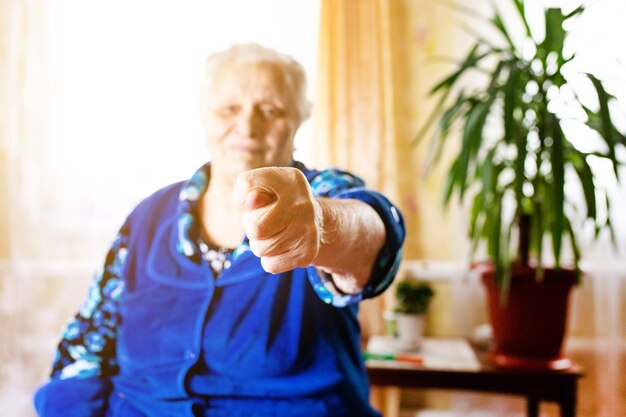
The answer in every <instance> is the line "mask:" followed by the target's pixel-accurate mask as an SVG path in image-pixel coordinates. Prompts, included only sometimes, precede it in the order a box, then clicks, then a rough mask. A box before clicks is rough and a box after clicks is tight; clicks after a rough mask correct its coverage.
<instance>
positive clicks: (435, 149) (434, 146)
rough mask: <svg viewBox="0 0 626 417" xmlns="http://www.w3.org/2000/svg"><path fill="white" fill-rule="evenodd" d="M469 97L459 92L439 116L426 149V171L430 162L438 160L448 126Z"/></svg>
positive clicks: (447, 133) (449, 126)
mask: <svg viewBox="0 0 626 417" xmlns="http://www.w3.org/2000/svg"><path fill="white" fill-rule="evenodd" d="M448 91H449V90H448ZM470 99H471V98H466V97H465V96H464V95H463V92H461V93H460V94H459V97H457V100H456V102H455V103H454V104H453V105H452V106H450V107H449V108H448V109H447V110H446V111H444V112H443V114H441V115H440V116H439V121H438V123H437V128H436V129H435V131H434V132H433V140H432V141H431V144H430V147H429V149H428V157H427V161H428V166H429V168H428V170H427V172H429V171H430V166H431V164H436V163H437V162H439V160H440V158H441V154H442V151H443V148H444V145H445V144H446V142H447V138H448V137H449V133H450V128H451V127H452V125H453V124H454V121H455V120H457V119H458V118H459V117H460V115H461V110H462V109H463V107H464V106H465V105H466V104H467V103H468V102H469V101H470Z"/></svg>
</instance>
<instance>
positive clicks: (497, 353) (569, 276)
mask: <svg viewBox="0 0 626 417" xmlns="http://www.w3.org/2000/svg"><path fill="white" fill-rule="evenodd" d="M493 275H494V271H493V269H487V270H486V271H483V272H482V280H483V283H484V284H485V286H486V288H487V297H488V303H489V305H488V307H489V318H490V320H491V324H492V327H493V337H494V342H495V346H494V351H493V352H492V359H493V361H494V362H495V363H496V364H497V365H499V366H504V367H519V368H544V369H554V370H556V369H567V368H569V367H570V366H571V361H570V360H569V359H568V358H567V357H565V356H564V355H563V353H562V347H563V341H564V338H565V331H566V328H567V327H566V326H567V313H568V304H569V294H570V292H571V289H572V287H573V286H574V284H575V283H576V275H575V273H574V271H572V270H552V269H546V270H545V273H544V278H543V280H542V281H537V280H536V279H535V270H534V269H532V268H525V267H519V266H517V267H514V270H513V277H512V280H511V285H510V289H509V293H508V298H507V300H506V302H505V303H501V302H500V290H499V288H498V287H497V286H496V284H495V281H494V278H493Z"/></svg>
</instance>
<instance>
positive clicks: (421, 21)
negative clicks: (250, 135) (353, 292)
mask: <svg viewBox="0 0 626 417" xmlns="http://www.w3.org/2000/svg"><path fill="white" fill-rule="evenodd" d="M438 3H440V2H437V1H433V0H430V1H429V0H322V1H321V13H320V25H321V28H320V44H319V70H318V89H317V98H316V103H315V106H314V118H315V127H316V129H317V130H316V132H315V141H316V146H315V150H316V155H315V162H316V163H317V164H318V165H319V166H328V165H331V166H339V167H342V168H345V169H348V170H350V171H352V172H354V173H356V174H358V175H360V176H361V177H362V178H363V179H364V180H365V181H366V183H367V184H368V186H369V187H371V188H374V189H377V190H379V191H381V192H383V193H384V194H386V195H387V196H389V197H390V198H391V199H392V200H393V201H394V202H395V203H396V204H398V205H399V207H400V209H401V210H402V212H403V213H404V217H405V221H406V224H407V232H408V235H407V240H406V244H405V258H409V259H415V258H431V259H433V258H439V259H446V258H453V257H455V256H458V255H455V254H454V252H455V250H456V247H455V244H454V243H451V242H453V241H458V240H459V239H450V238H449V236H455V235H457V236H458V233H459V232H460V230H459V229H458V224H457V222H455V221H452V220H450V217H449V216H448V217H446V218H444V217H443V211H442V208H441V205H440V197H439V189H440V182H441V181H440V180H441V179H440V178H439V177H438V176H437V175H435V176H432V177H429V178H428V179H425V178H424V176H423V174H422V171H423V165H424V164H423V159H424V156H423V155H424V154H425V152H423V150H422V149H421V148H416V147H414V146H412V145H411V142H412V141H413V138H414V137H415V134H416V133H417V131H418V126H419V125H420V124H421V123H422V122H423V121H424V120H425V117H424V116H425V115H426V114H427V113H428V108H429V106H430V105H431V103H430V101H429V100H427V99H426V92H427V90H428V87H429V86H430V85H433V83H434V80H435V79H436V78H438V74H439V69H440V68H441V66H440V65H437V64H433V63H431V62H430V61H432V60H431V59H430V57H432V56H433V55H435V54H448V55H449V54H451V53H452V51H451V48H452V46H453V44H452V42H451V37H452V35H451V33H452V30H451V28H452V25H453V23H452V22H451V21H450V20H451V15H452V12H451V10H450V9H449V8H446V7H441V6H440V5H439V4H438ZM461 233H462V231H461ZM445 236H448V238H446V237H445ZM391 296H392V294H391V292H390V291H388V292H387V293H386V294H385V297H380V299H376V300H371V301H368V302H366V303H364V305H363V307H364V308H363V309H362V313H361V314H362V315H361V321H362V324H363V328H364V335H365V336H367V335H368V334H372V333H380V332H381V331H382V314H381V312H382V310H383V309H384V308H385V307H386V306H389V305H391Z"/></svg>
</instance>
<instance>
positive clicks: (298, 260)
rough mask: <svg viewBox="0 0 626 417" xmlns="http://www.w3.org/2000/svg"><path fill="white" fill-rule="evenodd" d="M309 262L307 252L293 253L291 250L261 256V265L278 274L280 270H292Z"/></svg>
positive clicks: (266, 269) (267, 270) (271, 272)
mask: <svg viewBox="0 0 626 417" xmlns="http://www.w3.org/2000/svg"><path fill="white" fill-rule="evenodd" d="M310 263H311V259H309V257H308V256H307V254H304V253H302V254H297V255H294V254H293V253H291V252H286V253H282V254H280V255H274V256H264V257H262V258H261V266H262V267H263V269H264V270H265V271H266V272H269V273H270V274H280V273H282V272H287V271H292V270H294V269H296V268H304V267H306V266H308V265H309V264H310Z"/></svg>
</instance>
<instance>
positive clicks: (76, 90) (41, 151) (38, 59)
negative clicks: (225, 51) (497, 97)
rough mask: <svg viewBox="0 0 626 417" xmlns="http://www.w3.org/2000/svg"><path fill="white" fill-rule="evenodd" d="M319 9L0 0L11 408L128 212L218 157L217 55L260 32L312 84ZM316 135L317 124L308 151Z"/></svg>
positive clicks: (3, 254)
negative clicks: (213, 128)
mask: <svg viewBox="0 0 626 417" xmlns="http://www.w3.org/2000/svg"><path fill="white" fill-rule="evenodd" d="M318 6H319V4H318V1H306V2H293V1H290V0H264V1H256V0H229V1H227V2H217V1H204V0H182V1H173V0H171V1H159V2H154V1H149V0H124V1H122V0H108V1H104V0H51V1H47V0H2V1H0V362H1V363H2V366H0V416H5V415H6V416H32V415H33V414H34V411H33V409H32V405H31V403H32V400H31V398H32V394H33V391H34V390H35V387H36V386H37V384H38V383H39V382H42V381H43V380H44V378H45V377H46V373H47V372H48V371H49V369H50V364H51V361H52V355H53V353H54V346H55V343H56V340H57V338H58V335H59V331H60V329H61V327H62V326H63V324H64V322H65V321H66V320H67V319H68V318H69V317H70V314H73V312H74V311H75V310H76V309H77V308H78V307H79V306H80V303H81V301H82V299H83V298H84V296H85V294H86V286H87V285H88V282H89V277H90V275H91V274H92V273H93V271H95V270H96V269H97V268H98V266H99V264H100V263H101V262H102V261H103V257H104V255H105V250H106V248H107V246H108V245H109V244H110V240H111V239H112V238H113V236H114V235H115V233H116V229H117V228H118V227H119V226H120V225H121V223H122V222H123V221H124V216H125V215H126V214H127V212H128V211H129V210H130V209H131V208H132V207H133V206H134V205H135V204H136V203H137V202H138V201H139V200H140V199H141V198H143V197H144V196H146V195H147V194H148V193H150V192H152V191H153V190H155V189H156V188H158V187H161V186H164V185H166V184H167V183H169V182H173V181H177V180H181V179H184V178H188V177H189V176H190V175H191V174H192V173H193V171H194V170H195V169H196V168H197V167H198V166H199V165H200V164H202V163H203V162H204V161H206V160H207V159H208V158H209V157H210V156H209V155H208V154H207V152H206V151H205V150H204V149H205V148H204V138H203V132H202V126H201V123H200V118H199V117H198V114H197V111H196V99H197V91H198V87H199V85H200V79H201V75H202V67H203V62H204V59H205V57H206V55H207V54H208V53H210V52H212V51H216V50H218V49H222V48H225V47H228V46H229V45H231V44H232V43H237V42H257V43H260V44H263V45H266V46H269V47H273V48H276V49H278V50H280V51H283V52H287V53H289V54H291V55H293V56H294V57H295V58H296V59H298V60H299V61H301V62H302V63H303V64H304V65H305V67H306V69H307V72H308V74H309V75H310V77H311V79H310V85H311V86H313V85H314V83H315V79H314V75H315V74H314V72H315V71H314V69H315V67H316V55H317V46H316V45H317V32H318V14H319V12H318ZM310 91H311V92H313V91H314V89H313V88H311V89H310ZM312 98H313V97H312ZM309 137H310V127H309V125H308V124H306V125H304V126H303V128H302V129H301V131H300V135H299V137H297V139H296V145H297V147H298V149H299V150H298V157H299V158H301V159H304V160H305V161H306V160H307V158H308V154H310V147H311V143H310V140H309V139H308V138H309ZM5 413H6V414H5Z"/></svg>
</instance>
